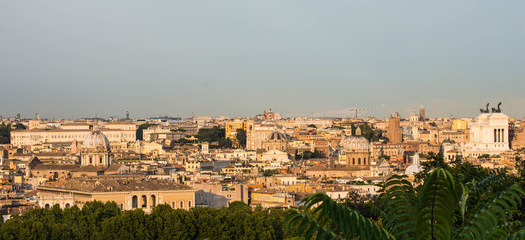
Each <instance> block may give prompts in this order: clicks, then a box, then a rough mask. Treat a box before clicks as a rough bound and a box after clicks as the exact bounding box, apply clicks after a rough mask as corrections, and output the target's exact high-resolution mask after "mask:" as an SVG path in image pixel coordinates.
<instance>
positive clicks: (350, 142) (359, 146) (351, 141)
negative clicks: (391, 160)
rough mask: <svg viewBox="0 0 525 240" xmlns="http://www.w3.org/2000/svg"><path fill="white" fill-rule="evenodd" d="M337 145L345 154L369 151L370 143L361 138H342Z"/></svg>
mask: <svg viewBox="0 0 525 240" xmlns="http://www.w3.org/2000/svg"><path fill="white" fill-rule="evenodd" d="M339 145H340V146H341V148H343V149H344V150H345V151H347V152H348V151H350V152H351V151H354V150H355V151H362V150H369V149H370V143H368V140H367V139H366V138H364V137H361V136H344V137H343V138H342V139H341V142H340V144H339Z"/></svg>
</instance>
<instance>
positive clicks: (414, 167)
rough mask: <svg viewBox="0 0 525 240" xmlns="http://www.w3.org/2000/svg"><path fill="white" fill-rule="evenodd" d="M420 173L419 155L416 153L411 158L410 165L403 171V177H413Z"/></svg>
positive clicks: (421, 168)
mask: <svg viewBox="0 0 525 240" xmlns="http://www.w3.org/2000/svg"><path fill="white" fill-rule="evenodd" d="M421 171H423V166H421V165H420V160H419V154H418V153H416V154H415V155H414V156H413V157H412V164H411V165H410V166H408V167H407V169H406V170H405V175H415V174H416V173H418V172H421Z"/></svg>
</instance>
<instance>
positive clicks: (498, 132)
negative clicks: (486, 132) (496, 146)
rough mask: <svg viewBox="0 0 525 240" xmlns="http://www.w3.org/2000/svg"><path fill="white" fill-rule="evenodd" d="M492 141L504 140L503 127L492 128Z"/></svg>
mask: <svg viewBox="0 0 525 240" xmlns="http://www.w3.org/2000/svg"><path fill="white" fill-rule="evenodd" d="M494 142H505V129H503V128H500V129H494Z"/></svg>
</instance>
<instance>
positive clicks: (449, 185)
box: [416, 168, 457, 239]
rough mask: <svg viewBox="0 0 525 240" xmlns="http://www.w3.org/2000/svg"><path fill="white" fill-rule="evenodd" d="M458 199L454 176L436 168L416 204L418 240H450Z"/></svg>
mask: <svg viewBox="0 0 525 240" xmlns="http://www.w3.org/2000/svg"><path fill="white" fill-rule="evenodd" d="M456 199H457V196H456V186H455V183H454V179H453V177H452V175H451V174H450V173H449V172H448V171H446V170H444V169H441V168H436V169H435V170H434V171H432V173H431V174H430V175H429V177H428V178H427V179H426V181H425V183H424V185H423V187H422V189H421V192H420V193H419V200H418V202H417V204H416V212H417V214H416V236H417V239H423V238H427V237H428V238H430V239H450V234H451V231H452V220H453V218H454V207H455V206H456Z"/></svg>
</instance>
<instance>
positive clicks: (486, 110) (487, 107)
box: [479, 103, 489, 113]
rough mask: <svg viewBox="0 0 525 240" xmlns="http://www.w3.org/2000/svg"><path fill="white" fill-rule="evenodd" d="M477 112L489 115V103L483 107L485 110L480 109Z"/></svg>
mask: <svg viewBox="0 0 525 240" xmlns="http://www.w3.org/2000/svg"><path fill="white" fill-rule="evenodd" d="M479 111H480V112H481V113H489V103H487V106H485V109H483V108H480V109H479Z"/></svg>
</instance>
